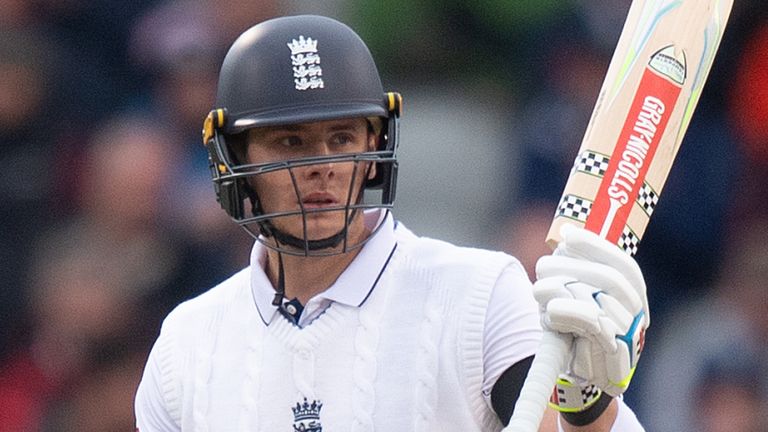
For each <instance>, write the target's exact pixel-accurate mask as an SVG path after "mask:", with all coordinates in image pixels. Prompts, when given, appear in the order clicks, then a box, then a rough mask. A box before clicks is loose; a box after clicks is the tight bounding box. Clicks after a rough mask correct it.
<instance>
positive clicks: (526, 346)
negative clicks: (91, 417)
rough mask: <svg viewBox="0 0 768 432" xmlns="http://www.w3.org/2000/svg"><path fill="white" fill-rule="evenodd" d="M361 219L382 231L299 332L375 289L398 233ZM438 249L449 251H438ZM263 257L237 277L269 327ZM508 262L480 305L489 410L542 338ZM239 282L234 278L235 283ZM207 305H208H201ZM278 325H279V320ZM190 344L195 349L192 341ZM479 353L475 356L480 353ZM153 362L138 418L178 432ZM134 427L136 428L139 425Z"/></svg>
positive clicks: (518, 269) (311, 304) (390, 225)
mask: <svg viewBox="0 0 768 432" xmlns="http://www.w3.org/2000/svg"><path fill="white" fill-rule="evenodd" d="M366 216H367V219H368V223H371V222H372V221H373V222H374V223H375V221H376V220H378V219H379V218H380V217H385V219H384V221H383V226H382V228H381V229H380V230H379V231H378V232H377V233H376V234H375V235H374V236H373V238H371V239H370V241H369V242H368V243H366V245H365V246H364V247H363V249H362V250H361V251H360V253H359V254H358V256H357V257H356V258H355V259H354V260H353V262H352V263H351V264H350V266H349V267H348V268H347V269H346V270H345V271H344V272H343V273H342V275H341V276H340V277H339V278H338V279H337V280H336V282H335V283H334V284H333V285H332V286H330V287H329V288H328V289H327V290H326V291H324V292H322V293H320V294H318V295H316V296H314V297H313V298H311V299H310V300H309V301H308V302H307V305H306V306H305V309H304V312H303V313H302V316H301V319H300V320H299V322H298V326H299V327H302V326H311V324H312V322H313V321H314V320H316V319H317V318H318V317H319V316H320V315H322V314H323V313H324V312H325V311H327V310H328V308H329V307H330V306H331V305H333V304H339V305H343V307H346V309H347V310H348V309H349V308H358V307H361V306H362V305H363V304H364V303H365V302H366V299H368V298H369V297H370V296H371V295H372V293H374V291H375V290H376V289H377V281H378V280H379V277H380V275H381V274H382V273H383V271H384V270H385V269H386V267H387V264H388V262H389V259H390V257H391V256H392V254H393V252H394V251H395V250H396V249H397V246H398V244H397V240H396V239H397V235H396V231H397V230H398V229H400V228H399V227H398V226H397V223H396V222H395V221H394V220H393V218H392V217H391V215H388V214H387V215H386V216H380V215H379V214H378V213H376V212H370V213H369V214H367V215H366ZM402 229H404V228H402ZM405 231H407V230H405ZM411 236H412V234H411ZM400 237H402V236H400ZM414 238H415V237H414ZM441 250H442V251H448V250H452V249H446V248H444V247H442V246H441ZM265 256H266V250H265V248H264V246H263V245H261V244H259V243H257V244H256V245H255V246H254V249H253V252H252V256H251V267H250V271H249V272H245V273H244V272H241V273H242V274H241V276H244V277H248V279H249V281H250V290H251V293H252V296H253V302H254V303H255V306H256V309H257V310H258V315H259V318H260V319H261V321H262V323H263V324H264V325H265V326H268V327H272V326H273V325H274V323H275V320H277V319H282V318H281V315H280V313H279V312H278V311H277V309H276V308H275V307H274V306H272V299H273V297H274V289H273V287H272V285H271V283H270V282H269V279H268V278H267V277H266V274H265V273H264V264H265V262H266V260H265ZM508 259H509V262H510V263H511V265H507V266H505V267H504V269H503V270H502V271H501V272H500V273H497V279H496V281H495V283H494V284H493V287H492V289H491V291H490V296H489V298H488V303H487V307H486V306H485V305H483V306H482V307H483V310H484V313H485V321H484V322H485V324H484V326H483V327H482V335H481V336H482V347H480V348H482V371H481V373H482V385H481V386H478V390H479V391H481V392H482V397H483V398H484V399H485V401H486V404H488V405H489V406H490V404H489V394H490V390H491V389H492V387H493V384H494V383H495V382H496V379H497V378H498V376H499V375H500V374H501V373H502V372H503V371H504V370H506V369H507V368H508V367H510V366H511V365H512V364H514V363H516V362H518V361H520V360H522V359H524V358H526V357H528V356H531V355H533V354H534V353H535V351H536V349H537V347H538V341H539V339H540V335H541V328H540V324H539V315H538V306H537V304H536V303H535V301H534V299H533V297H532V295H531V290H530V285H531V283H530V281H529V280H528V278H527V275H526V273H525V271H524V269H523V268H522V266H521V265H520V264H519V262H517V261H516V260H513V259H511V258H509V257H508ZM238 277H239V276H236V277H235V279H238ZM239 279H242V277H239ZM239 279H238V280H239ZM238 283H239V282H238ZM220 294H221V291H218V292H217V291H215V290H212V291H211V292H209V293H206V294H204V295H203V296H205V297H207V298H206V299H205V300H204V301H199V300H197V299H196V300H194V301H193V302H194V306H190V307H195V308H197V307H205V308H208V309H207V310H209V309H210V306H211V303H212V302H211V300H215V301H218V300H217V299H214V298H212V297H211V295H220ZM374 297H375V296H374ZM206 301H207V302H208V303H207V305H204V303H205V302H206ZM201 305H203V306H201ZM340 307H342V306H340ZM187 311H189V307H188V308H187ZM189 315H190V314H187V318H185V319H188V318H189ZM192 315H194V314H192ZM445 319H450V317H447V318H445ZM191 323H192V322H190V324H191ZM280 324H281V326H284V323H283V322H282V321H280ZM312 327H314V326H312ZM510 341H514V343H510ZM193 343H195V344H198V343H197V341H195V342H193ZM478 354H480V353H479V351H478ZM155 357H156V356H155ZM153 358H154V357H153V356H150V361H149V362H148V365H147V368H146V370H145V374H144V377H143V379H142V385H141V386H140V388H139V393H138V394H137V398H136V411H137V417H142V418H144V419H145V420H146V421H147V424H154V425H162V429H160V430H168V431H174V430H180V428H179V426H178V425H177V424H176V421H174V420H173V419H174V418H178V416H179V415H180V414H179V413H178V412H177V413H169V412H168V408H167V407H166V406H165V404H166V403H167V402H168V401H167V400H165V399H164V397H163V396H162V389H161V387H163V386H164V385H167V380H168V379H170V378H169V377H168V376H165V375H163V374H162V373H161V367H160V365H158V364H157V361H156V360H153ZM478 371H479V369H478ZM478 377H479V376H478ZM478 397H479V395H478ZM139 423H140V424H139V425H140V426H141V421H140V422H139ZM153 430H154V429H153Z"/></svg>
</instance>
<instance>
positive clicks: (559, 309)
mask: <svg viewBox="0 0 768 432" xmlns="http://www.w3.org/2000/svg"><path fill="white" fill-rule="evenodd" d="M600 313H601V312H600V307H599V306H598V305H597V304H596V303H594V302H585V301H580V300H573V299H563V298H556V299H553V300H552V301H550V302H549V303H548V304H547V307H546V312H545V316H544V321H545V325H547V327H549V328H550V329H552V330H554V331H557V332H561V333H572V334H574V335H576V336H577V337H592V336H594V335H595V334H598V333H600V319H599V317H600Z"/></svg>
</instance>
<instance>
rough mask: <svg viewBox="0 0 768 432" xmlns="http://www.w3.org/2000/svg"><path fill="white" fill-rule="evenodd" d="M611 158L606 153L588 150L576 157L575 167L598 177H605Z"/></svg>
mask: <svg viewBox="0 0 768 432" xmlns="http://www.w3.org/2000/svg"><path fill="white" fill-rule="evenodd" d="M609 160H610V158H609V157H608V156H606V155H603V154H600V153H595V152H593V151H589V150H587V151H585V152H583V153H582V154H580V155H579V156H578V157H577V158H576V161H575V162H574V165H573V169H574V171H578V172H583V173H586V174H590V175H593V176H596V177H603V176H604V175H605V171H606V170H607V169H608V161H609Z"/></svg>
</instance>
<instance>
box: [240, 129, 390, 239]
mask: <svg viewBox="0 0 768 432" xmlns="http://www.w3.org/2000/svg"><path fill="white" fill-rule="evenodd" d="M375 148H376V136H375V135H374V133H373V132H372V131H370V129H369V126H368V122H367V121H366V120H365V119H362V118H358V119H342V120H330V121H323V122H316V123H304V124H298V125H287V126H276V127H266V128H256V129H252V130H251V131H249V133H248V147H247V150H246V157H247V160H248V162H249V163H252V164H260V163H267V162H279V161H290V160H296V159H302V158H306V157H314V156H337V155H344V154H354V153H361V152H366V151H372V150H375ZM375 174H376V172H375V167H374V165H373V164H371V163H368V162H352V161H347V162H326V163H321V164H312V165H306V166H300V167H293V168H290V169H281V170H278V171H274V172H271V173H267V174H261V175H258V176H254V177H252V178H251V179H250V180H249V181H250V184H251V187H253V188H254V190H255V191H256V193H257V194H258V196H259V198H260V201H261V205H262V209H263V211H264V212H265V213H273V212H291V211H300V210H301V209H302V208H303V209H304V212H305V216H304V217H302V215H301V214H296V215H292V216H286V217H276V218H273V219H272V224H273V225H274V226H275V228H277V229H278V230H280V231H282V232H284V233H287V234H290V235H292V236H294V237H297V238H300V239H304V238H305V235H304V230H305V226H304V225H305V222H304V220H306V238H307V239H308V240H320V239H324V238H328V237H331V236H333V235H335V234H337V233H338V232H339V231H341V230H342V229H343V228H344V224H345V218H346V217H347V216H346V215H347V214H349V215H351V214H352V213H350V212H348V211H345V210H344V209H343V207H344V206H346V205H347V204H348V203H350V204H354V203H355V202H356V201H357V197H358V196H359V194H360V191H361V189H362V187H363V183H364V182H365V179H366V178H373V177H374V176H375ZM333 209H336V210H333ZM357 213H358V215H357V216H356V217H354V218H353V219H351V220H350V221H349V224H350V225H349V231H348V239H349V240H350V241H351V242H354V241H356V240H358V239H360V237H361V236H363V235H365V232H364V228H363V224H362V218H361V217H360V216H359V212H357Z"/></svg>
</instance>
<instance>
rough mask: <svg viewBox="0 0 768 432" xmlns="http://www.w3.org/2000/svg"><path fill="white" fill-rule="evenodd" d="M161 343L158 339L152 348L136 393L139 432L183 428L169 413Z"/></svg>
mask: <svg viewBox="0 0 768 432" xmlns="http://www.w3.org/2000/svg"><path fill="white" fill-rule="evenodd" d="M161 338H162V336H161ZM161 343H162V339H158V341H157V342H155V345H154V347H152V351H151V352H150V354H149V359H148V360H147V364H146V366H145V368H144V374H143V376H142V378H141V382H140V383H139V388H138V390H137V391H136V399H135V403H134V410H135V415H136V429H137V431H139V432H172V431H181V427H180V426H179V425H178V424H177V423H176V421H174V419H173V418H172V416H171V415H170V413H169V409H168V404H167V401H166V398H165V392H164V390H163V386H162V383H163V382H164V378H163V374H162V370H161V368H160V365H159V362H158V355H159V354H158V351H159V350H160V348H159V347H160V344H161Z"/></svg>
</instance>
